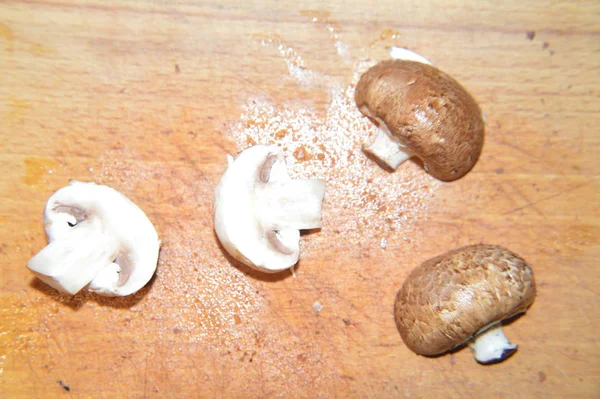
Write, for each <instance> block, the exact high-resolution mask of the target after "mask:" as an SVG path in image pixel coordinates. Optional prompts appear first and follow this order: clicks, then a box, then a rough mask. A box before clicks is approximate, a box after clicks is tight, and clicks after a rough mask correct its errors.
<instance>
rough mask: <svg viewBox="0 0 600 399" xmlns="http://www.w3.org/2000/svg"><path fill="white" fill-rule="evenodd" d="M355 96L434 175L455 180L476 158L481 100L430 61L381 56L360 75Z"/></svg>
mask: <svg viewBox="0 0 600 399" xmlns="http://www.w3.org/2000/svg"><path fill="white" fill-rule="evenodd" d="M355 100H356V105H357V106H358V108H359V109H360V111H361V112H362V113H363V114H364V115H366V116H368V117H370V118H372V119H380V120H382V121H383V122H384V123H385V125H386V126H387V129H388V130H389V131H390V132H391V134H392V135H393V136H394V137H395V138H396V139H397V140H398V141H399V142H400V143H401V144H402V145H403V146H405V147H407V148H408V149H409V150H410V152H411V153H412V154H413V155H414V156H416V157H418V158H420V159H421V160H422V161H423V163H424V165H425V169H426V170H427V171H428V172H429V173H430V174H431V175H433V176H434V177H436V178H437V179H440V180H444V181H452V180H456V179H458V178H460V177H462V176H463V175H465V174H466V173H467V172H468V171H469V170H470V169H471V168H472V167H473V165H474V164H475V162H476V161H477V159H478V158H479V154H480V153H481V149H482V147H483V133H484V122H483V118H482V115H481V111H480V109H479V106H478V105H477V103H476V102H475V100H474V99H473V97H471V95H470V94H469V93H468V92H467V91H466V90H465V89H464V88H463V87H462V86H461V85H460V84H459V83H458V82H457V81H456V80H454V79H453V78H452V77H450V76H449V75H448V74H446V73H444V72H442V71H440V70H439V69H437V68H435V67H433V66H431V65H427V64H423V63H420V62H415V61H404V60H390V61H383V62H380V63H379V64H377V65H375V66H374V67H372V68H371V69H369V70H368V71H367V72H365V73H364V74H363V75H362V76H361V78H360V81H359V82H358V84H357V86H356V92H355Z"/></svg>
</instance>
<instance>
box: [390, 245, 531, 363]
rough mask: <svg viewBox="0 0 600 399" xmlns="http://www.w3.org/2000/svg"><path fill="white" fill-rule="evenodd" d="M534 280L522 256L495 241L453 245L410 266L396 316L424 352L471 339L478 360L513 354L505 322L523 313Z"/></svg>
mask: <svg viewBox="0 0 600 399" xmlns="http://www.w3.org/2000/svg"><path fill="white" fill-rule="evenodd" d="M535 292H536V290H535V280H534V277H533V272H532V270H531V268H530V267H529V265H528V264H527V263H526V262H525V261H524V260H523V259H522V258H520V257H519V256H517V255H516V254H514V253H512V252H510V251H509V250H507V249H504V248H502V247H499V246H496V245H486V244H477V245H470V246H466V247H462V248H459V249H456V250H454V251H450V252H448V253H445V254H443V255H441V256H438V257H435V258H433V259H430V260H428V261H426V262H424V263H423V264H422V265H421V266H419V267H418V268H416V269H415V270H413V271H412V273H411V274H410V276H409V277H408V278H407V279H406V281H405V282H404V284H403V285H402V288H401V289H400V290H399V291H398V294H397V295H396V302H395V306H394V318H395V321H396V326H397V327H398V331H399V332H400V335H401V336H402V339H403V340H404V342H405V344H406V346H408V348H409V349H411V350H412V351H413V352H416V353H418V354H421V355H426V356H435V355H440V354H443V353H445V352H447V351H449V350H451V349H453V348H456V347H457V346H460V345H463V344H465V343H468V344H469V346H470V347H471V349H472V350H473V354H474V356H475V359H476V360H477V361H478V362H480V363H484V364H485V363H495V362H499V361H501V360H504V359H506V358H507V357H509V356H510V355H511V354H513V353H514V352H515V351H516V349H517V345H515V344H512V343H510V342H509V341H508V339H507V338H506V337H505V336H504V333H503V332H502V327H501V322H502V321H503V320H505V319H508V318H510V317H512V316H515V315H517V314H519V313H523V312H525V311H526V310H527V308H528V307H529V306H530V305H531V304H532V303H533V300H534V298H535Z"/></svg>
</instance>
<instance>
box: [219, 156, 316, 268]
mask: <svg viewBox="0 0 600 399" xmlns="http://www.w3.org/2000/svg"><path fill="white" fill-rule="evenodd" d="M228 162H229V165H228V167H227V170H226V171H225V173H224V174H223V176H222V177H221V180H220V181H219V183H218V185H217V187H216V189H215V196H214V204H213V211H214V228H215V232H216V233H217V236H218V238H219V241H220V242H221V244H222V245H223V247H224V248H225V250H226V251H227V252H228V253H229V254H230V255H231V256H233V257H234V258H235V259H237V260H239V261H240V262H242V263H244V264H246V265H248V266H250V267H253V268H256V269H258V270H262V271H265V272H277V271H280V270H284V269H288V268H290V267H292V266H293V265H294V264H296V263H297V262H298V258H299V253H300V249H299V241H300V232H299V230H305V229H315V228H320V227H321V209H322V202H323V197H324V195H325V181H323V180H318V179H298V180H292V179H291V178H290V176H289V174H288V172H287V168H286V164H285V160H284V158H283V154H282V152H281V150H280V149H278V148H277V147H275V146H267V145H256V146H254V147H250V148H248V149H247V150H245V151H243V152H241V153H240V154H239V155H238V156H237V157H236V158H235V159H233V158H232V157H230V156H228Z"/></svg>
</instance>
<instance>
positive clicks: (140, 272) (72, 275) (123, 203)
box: [27, 181, 160, 296]
mask: <svg viewBox="0 0 600 399" xmlns="http://www.w3.org/2000/svg"><path fill="white" fill-rule="evenodd" d="M44 225H45V230H46V235H47V236H48V241H49V243H48V245H47V246H46V247H45V248H44V249H42V250H41V251H40V252H39V253H38V254H37V255H35V256H34V257H33V258H32V259H31V260H30V261H29V262H28V263H27V267H28V268H29V269H30V270H31V271H33V272H34V273H35V274H36V276H37V277H38V278H39V279H40V280H42V281H43V282H45V283H46V284H48V285H49V286H51V287H53V288H55V289H57V290H58V291H61V292H64V293H68V294H71V295H75V294H76V293H77V292H79V291H80V290H81V289H83V288H84V287H85V286H87V288H88V290H89V291H93V292H96V293H98V294H101V295H107V296H125V295H130V294H133V293H135V292H137V291H138V290H139V289H140V288H142V287H143V286H145V285H146V284H147V283H148V281H150V279H151V278H152V276H153V275H154V272H155V270H156V265H157V263H158V252H159V247H160V240H159V239H158V234H157V233H156V230H155V229H154V226H153V225H152V222H150V220H149V219H148V217H147V216H146V214H145V213H144V212H143V211H142V210H141V209H140V208H138V207H137V205H135V204H134V203H133V202H131V201H130V200H129V199H128V198H127V197H125V196H124V195H123V194H121V193H119V192H118V191H116V190H114V189H112V188H110V187H107V186H101V185H97V184H95V183H82V182H78V181H71V183H70V185H69V186H67V187H63V188H61V189H60V190H58V191H56V192H55V193H54V194H53V195H52V196H51V197H50V198H49V199H48V202H47V203H46V209H45V211H44Z"/></svg>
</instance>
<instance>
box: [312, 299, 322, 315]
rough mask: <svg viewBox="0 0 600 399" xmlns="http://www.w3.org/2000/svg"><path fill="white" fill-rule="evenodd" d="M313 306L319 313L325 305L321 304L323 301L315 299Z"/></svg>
mask: <svg viewBox="0 0 600 399" xmlns="http://www.w3.org/2000/svg"><path fill="white" fill-rule="evenodd" d="M312 308H313V310H314V311H315V313H319V312H320V311H321V310H323V305H321V302H319V301H315V303H313V305H312Z"/></svg>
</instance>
